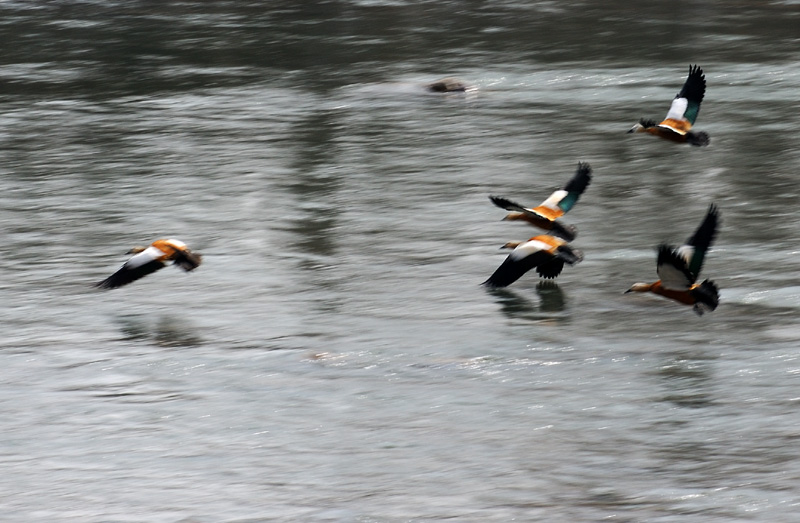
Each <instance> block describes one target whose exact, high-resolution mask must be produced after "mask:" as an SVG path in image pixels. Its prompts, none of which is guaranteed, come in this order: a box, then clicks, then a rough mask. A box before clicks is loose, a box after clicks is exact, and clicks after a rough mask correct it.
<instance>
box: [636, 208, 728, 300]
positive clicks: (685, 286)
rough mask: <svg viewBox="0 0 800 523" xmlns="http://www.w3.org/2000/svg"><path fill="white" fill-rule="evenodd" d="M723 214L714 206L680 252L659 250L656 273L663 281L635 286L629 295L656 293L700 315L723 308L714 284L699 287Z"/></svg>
mask: <svg viewBox="0 0 800 523" xmlns="http://www.w3.org/2000/svg"><path fill="white" fill-rule="evenodd" d="M718 223H719V211H718V210H717V207H716V206H715V205H714V204H712V205H711V206H710V207H709V208H708V212H707V213H706V217H705V218H704V219H703V222H702V223H701V224H700V227H698V228H697V231H695V233H694V234H693V235H692V237H691V238H689V240H688V241H687V242H686V244H685V245H682V246H681V247H679V248H678V249H675V248H673V247H672V246H671V245H667V244H663V243H662V244H661V245H659V246H658V259H657V261H656V272H657V273H658V278H659V280H658V281H656V282H654V283H634V284H633V286H632V287H631V288H630V289H628V290H627V291H626V292H652V293H654V294H658V295H660V296H664V297H666V298H670V299H672V300H675V301H678V302H680V303H683V304H685V305H691V306H692V308H693V309H694V311H695V312H696V313H697V314H698V315H702V314H703V313H704V312H707V311H713V310H714V309H716V308H717V305H718V304H719V290H718V289H717V286H716V285H715V284H714V282H712V281H710V280H705V281H703V282H702V283H697V277H698V275H699V274H700V269H702V268H703V260H704V259H705V256H706V251H708V249H709V247H711V243H712V242H713V241H714V237H715V236H716V233H717V224H718Z"/></svg>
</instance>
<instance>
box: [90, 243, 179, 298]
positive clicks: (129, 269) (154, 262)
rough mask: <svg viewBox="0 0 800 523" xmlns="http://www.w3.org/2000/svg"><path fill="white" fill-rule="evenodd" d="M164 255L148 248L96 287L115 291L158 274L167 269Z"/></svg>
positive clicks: (153, 248) (152, 248)
mask: <svg viewBox="0 0 800 523" xmlns="http://www.w3.org/2000/svg"><path fill="white" fill-rule="evenodd" d="M163 256H164V253H163V252H161V251H160V250H158V249H156V248H155V247H148V248H147V249H145V250H144V251H142V252H140V253H139V254H137V255H135V256H133V257H132V258H131V259H129V260H128V261H127V262H125V264H124V265H123V266H122V267H120V268H119V270H117V272H115V273H114V274H112V275H111V276H109V277H108V278H106V279H105V280H103V281H101V282H98V283H96V284H95V287H100V288H102V289H114V288H116V287H121V286H123V285H127V284H128V283H131V282H132V281H136V280H138V279H140V278H144V277H145V276H147V275H148V274H151V273H153V272H156V271H157V270H159V269H163V268H164V267H165V265H164V262H163V261H161V258H162V257H163Z"/></svg>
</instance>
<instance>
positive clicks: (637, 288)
mask: <svg viewBox="0 0 800 523" xmlns="http://www.w3.org/2000/svg"><path fill="white" fill-rule="evenodd" d="M652 286H653V284H652V283H634V284H633V285H631V288H630V289H628V290H627V291H625V294H628V293H629V292H647V291H649V290H650V288H651V287H652Z"/></svg>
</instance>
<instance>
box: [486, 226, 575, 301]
mask: <svg viewBox="0 0 800 523" xmlns="http://www.w3.org/2000/svg"><path fill="white" fill-rule="evenodd" d="M503 248H508V249H514V250H513V251H511V254H509V255H508V257H507V258H506V259H505V260H504V261H503V263H502V264H501V265H500V267H498V268H497V270H496V271H494V273H493V274H492V275H491V276H489V279H488V280H486V281H485V282H483V285H486V286H487V287H493V288H497V287H507V286H509V285H511V284H512V283H514V282H515V281H517V280H518V279H520V277H522V275H523V274H525V273H526V272H528V271H529V270H531V269H534V268H535V269H536V272H538V273H539V276H541V277H542V278H555V277H556V276H558V275H559V274H561V270H562V269H563V268H564V264H565V263H566V264H569V265H575V264H576V263H578V262H580V261H581V260H582V259H583V254H582V253H581V252H580V251H578V250H576V249H573V248H571V247H570V246H569V245H567V241H566V240H565V239H563V238H558V237H556V236H551V235H549V234H543V235H540V236H534V237H533V238H531V239H529V240H528V241H525V242H509V243H507V244H505V245H504V246H503Z"/></svg>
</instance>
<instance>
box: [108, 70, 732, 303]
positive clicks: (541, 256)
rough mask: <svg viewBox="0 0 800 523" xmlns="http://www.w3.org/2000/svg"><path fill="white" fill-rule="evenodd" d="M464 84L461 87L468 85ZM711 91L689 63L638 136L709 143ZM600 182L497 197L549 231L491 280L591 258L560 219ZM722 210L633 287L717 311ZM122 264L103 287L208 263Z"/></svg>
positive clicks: (178, 256)
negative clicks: (710, 260)
mask: <svg viewBox="0 0 800 523" xmlns="http://www.w3.org/2000/svg"><path fill="white" fill-rule="evenodd" d="M432 85H436V87H437V88H436V89H433V88H431V90H434V91H437V92H439V91H441V92H447V91H453V90H460V89H452V86H451V85H450V84H447V83H444V82H443V81H442V85H441V86H439V85H438V84H432ZM460 85H461V84H459V86H460ZM705 91H706V80H705V76H704V75H703V70H702V69H700V67H698V66H690V67H689V76H688V78H687V79H686V82H685V83H684V84H683V88H681V90H680V92H679V93H678V94H677V96H676V97H675V99H674V100H673V101H672V105H671V106H670V108H669V111H668V112H667V116H666V118H665V119H664V120H663V121H662V122H660V123H658V124H656V123H655V121H653V120H645V119H641V120H640V121H639V122H638V123H637V124H636V125H634V126H633V128H631V130H630V131H628V132H630V133H636V132H641V133H649V134H652V135H655V136H658V137H660V138H664V139H666V140H670V141H673V142H678V143H688V144H691V145H696V146H703V145H708V143H709V137H708V134H707V133H705V132H693V131H692V130H691V129H692V126H693V125H694V122H695V120H696V119H697V115H698V113H699V112H700V102H702V101H703V96H704V95H705ZM591 179H592V168H591V167H590V166H589V164H587V163H579V164H578V170H577V172H576V173H575V175H574V176H573V177H572V179H571V180H570V181H569V182H568V183H567V184H566V185H565V186H564V187H563V188H562V189H559V190H557V191H555V192H554V193H553V194H551V195H550V196H549V197H548V198H547V199H546V200H545V201H544V202H542V203H541V204H540V205H539V206H537V207H533V208H527V207H523V206H522V205H520V204H518V203H515V202H513V201H511V200H508V199H506V198H503V197H499V196H490V197H489V198H490V199H491V200H492V202H493V203H494V204H495V205H497V206H498V207H501V208H503V209H505V210H506V211H508V214H507V215H506V217H505V218H504V219H505V220H512V221H523V222H526V223H528V224H529V225H531V226H533V227H537V228H539V229H542V230H544V231H547V232H546V234H540V235H538V236H534V237H532V238H530V239H529V240H527V241H518V242H509V243H506V244H505V245H504V246H503V247H504V248H509V249H513V250H512V251H511V254H509V255H508V257H507V258H506V259H505V261H503V263H502V264H501V265H500V267H498V268H497V270H496V271H494V273H493V274H492V275H491V276H490V277H489V279H487V280H486V281H485V282H484V285H486V286H489V287H506V286H508V285H511V284H512V283H514V282H515V281H517V280H518V279H519V278H520V277H522V275H524V274H525V273H526V272H528V271H530V270H531V269H536V272H537V273H538V274H539V276H541V277H542V278H555V277H556V276H558V275H559V274H561V271H562V270H563V269H564V265H565V264H567V265H575V264H576V263H578V262H580V261H581V260H582V259H583V254H582V253H581V252H580V251H579V250H577V249H573V248H572V247H571V246H570V245H569V243H570V242H571V241H573V240H574V239H575V237H576V235H577V233H576V229H575V227H573V226H571V225H567V224H564V223H562V222H560V221H559V218H561V217H562V216H564V214H566V213H567V212H568V211H569V210H570V209H572V207H573V206H574V205H575V203H576V202H577V201H578V199H579V198H580V196H581V194H583V192H584V191H585V190H586V187H588V186H589V183H590V182H591ZM718 223H719V211H718V210H717V208H716V206H715V205H713V204H712V205H711V206H710V207H709V209H708V212H707V213H706V216H705V218H704V219H703V222H702V223H701V224H700V226H699V227H698V229H697V230H696V231H695V233H694V234H693V235H692V236H691V237H690V238H689V239H688V240H687V241H686V243H685V244H684V245H681V246H680V247H678V248H675V247H673V246H671V245H667V244H661V245H659V247H658V258H657V259H656V272H657V274H658V278H659V279H658V280H657V281H655V282H653V283H635V284H633V286H631V288H630V289H628V291H626V292H652V293H655V294H658V295H660V296H664V297H666V298H670V299H672V300H675V301H677V302H680V303H683V304H686V305H691V306H692V307H693V309H694V311H695V312H696V313H697V314H700V315H702V314H703V313H704V312H706V311H713V310H714V309H716V308H717V304H718V303H719V290H718V289H717V286H716V285H715V284H714V282H712V281H710V280H704V281H703V282H701V283H697V279H698V276H699V274H700V270H701V268H702V266H703V260H704V259H705V254H706V252H707V251H708V249H709V248H710V247H711V244H712V242H713V241H714V237H715V236H716V232H717V226H718ZM128 254H133V255H134V256H133V257H131V258H130V259H128V261H126V262H125V264H124V265H122V267H120V268H119V269H118V270H117V271H116V272H115V273H114V274H112V275H111V276H109V277H108V278H106V279H105V280H103V281H101V282H99V283H97V284H96V287H100V288H103V289H114V288H117V287H121V286H123V285H127V284H128V283H131V282H133V281H136V280H138V279H140V278H143V277H145V276H147V275H148V274H151V273H153V272H156V271H157V270H159V269H162V268H164V267H166V266H167V265H168V264H169V263H170V262H172V264H173V265H177V266H178V267H180V268H181V269H183V270H185V271H192V270H194V269H196V268H197V267H198V266H199V265H200V263H201V261H202V257H201V255H200V254H197V253H194V252H192V251H191V250H190V249H189V247H187V246H186V244H185V243H183V242H182V241H180V240H175V239H160V240H156V241H154V242H153V243H152V244H151V245H149V246H147V247H134V248H133V249H131V250H130V251H128Z"/></svg>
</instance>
